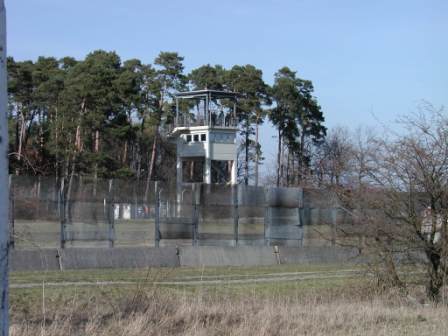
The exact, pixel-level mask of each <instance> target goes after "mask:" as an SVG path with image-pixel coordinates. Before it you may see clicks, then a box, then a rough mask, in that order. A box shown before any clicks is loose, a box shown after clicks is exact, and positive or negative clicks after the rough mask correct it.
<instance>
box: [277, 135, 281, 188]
mask: <svg viewBox="0 0 448 336" xmlns="http://www.w3.org/2000/svg"><path fill="white" fill-rule="evenodd" d="M281 155H282V132H281V130H280V128H279V129H278V147H277V187H280V171H281Z"/></svg>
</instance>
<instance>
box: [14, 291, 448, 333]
mask: <svg viewBox="0 0 448 336" xmlns="http://www.w3.org/2000/svg"><path fill="white" fill-rule="evenodd" d="M328 285H329V287H328V288H323V289H322V288H313V287H311V289H309V290H306V291H303V290H302V289H300V287H293V286H292V285H291V284H288V285H286V284H284V285H280V284H277V285H276V286H290V287H288V288H289V290H288V291H284V290H281V291H280V290H279V288H276V287H275V285H274V286H272V287H268V288H266V287H264V288H260V287H258V286H256V285H254V286H249V287H244V288H239V291H238V293H236V292H234V291H233V290H234V289H232V291H231V292H226V291H222V290H217V289H216V288H207V287H203V288H199V289H196V290H195V291H194V292H189V291H185V290H184V289H182V288H159V287H154V286H149V287H148V286H140V287H138V288H135V287H134V288H132V289H131V288H129V290H127V291H122V292H121V293H120V294H118V295H114V296H111V293H108V294H105V293H104V292H101V289H95V290H96V291H97V292H94V291H93V289H92V291H88V292H84V293H83V292H79V293H77V294H74V295H72V296H71V297H65V298H64V297H61V296H60V294H59V296H58V297H56V298H54V300H51V299H50V298H47V301H48V305H47V306H46V307H45V305H44V304H43V299H44V298H41V300H40V302H39V300H36V302H35V303H33V307H34V309H28V310H27V311H26V312H24V311H23V310H22V311H20V310H19V308H20V307H19V306H18V305H15V306H12V309H13V312H12V321H11V322H12V323H11V329H10V330H11V333H10V334H11V335H12V336H35V335H46V336H58V335H64V336H66V335H73V336H78V335H92V336H103V335H104V336H105V335H112V336H114V335H126V336H137V335H138V336H140V335H207V336H208V335H375V336H377V335H431V336H436V335H446V330H448V329H447V328H448V318H447V317H448V309H447V307H446V305H441V304H439V305H434V304H427V303H424V301H423V300H424V298H425V295H424V289H423V286H421V287H416V288H415V290H414V293H413V297H415V298H416V299H415V300H414V299H410V298H409V297H404V296H403V295H402V294H401V293H399V292H393V291H384V292H381V293H379V292H377V291H374V290H372V288H373V287H372V283H362V284H358V285H353V283H347V284H346V285H343V286H335V287H333V288H332V287H331V284H330V283H328ZM294 288H296V289H294ZM92 293H98V294H93V295H92ZM100 293H102V294H100ZM35 294H36V295H37V293H35ZM28 297H30V295H28ZM22 308H23V307H22Z"/></svg>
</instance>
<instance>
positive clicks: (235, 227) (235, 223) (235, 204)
mask: <svg viewBox="0 0 448 336" xmlns="http://www.w3.org/2000/svg"><path fill="white" fill-rule="evenodd" d="M232 192H233V237H234V239H235V246H238V233H239V232H238V231H239V230H238V225H239V213H238V185H237V184H236V185H233V186H232Z"/></svg>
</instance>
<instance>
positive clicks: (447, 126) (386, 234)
mask: <svg viewBox="0 0 448 336" xmlns="http://www.w3.org/2000/svg"><path fill="white" fill-rule="evenodd" d="M397 129H399V131H393V130H391V129H389V130H387V131H386V134H385V135H384V136H382V137H376V138H369V139H368V141H366V142H359V143H358V146H357V150H355V151H354V153H355V154H354V157H355V159H356V167H355V168H356V173H357V175H358V179H355V180H352V182H353V184H352V185H351V186H350V188H349V189H348V188H347V187H344V188H339V190H338V192H337V194H338V196H339V202H340V204H341V206H342V207H343V208H344V209H346V211H349V212H351V214H352V216H353V218H354V225H353V226H352V227H351V228H349V227H344V228H341V231H343V236H344V237H345V238H347V237H351V238H353V240H352V241H351V242H352V243H354V242H356V241H357V246H358V247H359V248H360V249H363V252H364V253H367V254H368V255H369V258H370V260H376V261H378V262H379V263H378V264H377V265H382V266H384V269H385V270H386V273H385V274H386V275H387V278H388V280H390V281H391V282H392V283H393V284H394V285H398V286H402V287H404V286H405V281H404V280H403V279H401V278H400V276H399V274H398V273H397V267H396V266H397V263H399V262H401V261H402V260H403V258H404V257H405V256H406V257H411V260H412V261H413V262H416V263H418V264H419V265H422V266H424V269H425V272H424V274H425V283H426V292H427V296H428V297H429V298H430V299H432V300H434V301H438V300H439V299H440V292H441V288H442V287H443V286H444V279H445V277H446V275H447V272H448V268H447V266H448V265H447V252H448V250H447V249H448V234H447V223H448V116H447V114H446V113H445V112H444V111H443V109H436V108H434V107H433V106H432V105H430V104H428V103H424V104H422V105H421V106H420V107H419V112H418V113H415V114H413V115H409V116H405V117H402V118H401V119H400V120H399V121H398V123H397ZM357 239H358V240H357Z"/></svg>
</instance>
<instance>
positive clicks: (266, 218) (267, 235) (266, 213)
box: [264, 189, 271, 246]
mask: <svg viewBox="0 0 448 336" xmlns="http://www.w3.org/2000/svg"><path fill="white" fill-rule="evenodd" d="M264 193H265V200H266V201H265V208H264V243H265V245H266V246H270V245H271V237H270V236H271V217H270V216H271V211H270V210H271V208H270V206H269V202H268V197H267V195H266V194H267V193H268V190H266V189H265V190H264Z"/></svg>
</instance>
